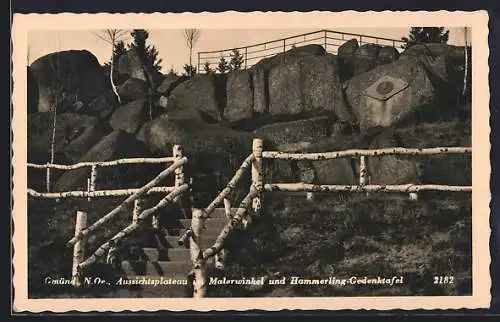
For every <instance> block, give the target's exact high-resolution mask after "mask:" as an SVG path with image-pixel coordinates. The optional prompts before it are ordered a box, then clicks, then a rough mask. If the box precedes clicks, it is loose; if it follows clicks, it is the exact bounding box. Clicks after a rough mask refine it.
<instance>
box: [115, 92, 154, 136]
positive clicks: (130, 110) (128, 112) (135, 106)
mask: <svg viewBox="0 0 500 322" xmlns="http://www.w3.org/2000/svg"><path fill="white" fill-rule="evenodd" d="M148 120H149V104H148V101H147V100H145V99H140V100H137V101H132V102H130V103H128V104H125V105H123V106H121V107H120V108H118V109H117V110H116V111H115V112H114V113H113V115H112V116H111V119H110V120H109V124H110V125H111V127H113V129H114V130H123V131H125V132H127V133H130V134H135V133H136V132H137V131H139V129H140V128H141V126H142V125H143V124H144V123H145V122H147V121H148Z"/></svg>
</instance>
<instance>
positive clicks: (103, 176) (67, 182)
mask: <svg viewBox="0 0 500 322" xmlns="http://www.w3.org/2000/svg"><path fill="white" fill-rule="evenodd" d="M150 155H151V154H150V152H149V150H148V149H147V147H146V146H145V145H144V144H143V143H141V142H139V141H138V140H137V139H135V138H134V136H132V135H130V134H128V133H126V132H124V131H114V132H113V133H111V134H109V135H107V136H105V137H104V138H102V139H101V140H100V141H99V142H98V143H97V144H96V145H94V147H92V149H90V150H89V151H88V152H87V153H85V155H84V156H83V157H82V158H81V159H79V162H84V161H110V160H115V159H120V158H132V157H148V156H150ZM141 171H142V174H143V173H144V171H145V170H144V166H142V167H133V166H130V167H113V168H108V169H101V171H100V173H99V178H98V187H99V189H109V188H115V189H117V188H118V187H117V186H116V184H117V182H119V183H120V185H123V187H126V184H127V181H129V180H134V179H136V178H137V177H139V178H140V177H141ZM87 178H88V169H85V168H81V169H76V170H70V171H65V172H64V174H63V175H62V176H61V178H60V179H59V180H58V181H57V183H56V185H55V190H56V191H68V190H73V189H77V188H85V187H86V184H87Z"/></svg>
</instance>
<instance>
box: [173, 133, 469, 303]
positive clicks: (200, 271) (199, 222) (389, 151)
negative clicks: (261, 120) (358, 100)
mask: <svg viewBox="0 0 500 322" xmlns="http://www.w3.org/2000/svg"><path fill="white" fill-rule="evenodd" d="M262 143H263V142H262V140H261V139H254V140H253V144H252V154H250V155H249V156H248V157H247V158H246V159H245V161H244V162H243V164H242V165H241V166H240V168H239V169H238V170H237V171H236V174H235V175H234V177H233V178H232V179H231V181H230V182H229V184H228V185H227V187H226V188H225V189H224V190H223V191H222V192H221V193H220V194H219V195H218V196H217V197H216V198H215V200H214V201H213V202H212V203H211V204H210V205H209V206H208V207H207V208H205V209H203V210H202V209H200V210H198V211H197V212H196V213H197V215H196V218H195V216H194V215H193V221H192V222H193V223H192V227H191V229H189V233H187V234H185V235H184V236H183V237H182V238H181V239H182V241H181V240H180V242H187V240H188V239H189V240H190V243H191V247H192V248H191V249H192V251H191V254H192V260H193V262H194V267H193V275H194V278H195V283H194V286H195V293H194V297H203V296H204V295H205V294H206V275H205V274H206V269H205V267H204V266H205V264H206V262H207V260H208V259H209V258H210V257H213V256H217V255H218V254H219V253H220V252H221V250H223V248H224V243H225V241H226V240H227V238H228V236H229V235H230V234H231V233H232V232H233V231H234V229H235V228H236V227H238V226H240V225H242V224H243V227H245V224H244V223H245V221H248V220H250V219H251V216H252V215H258V214H259V213H260V212H261V210H262V197H263V193H264V192H274V191H300V192H307V197H308V199H313V195H312V194H313V193H314V192H338V191H345V192H403V193H409V196H410V199H412V200H416V199H417V198H418V194H417V193H418V192H420V191H449V192H471V191H472V187H471V186H452V185H437V184H425V185H419V184H411V183H409V184H397V185H376V184H368V168H367V158H368V157H382V156H387V155H437V154H457V153H458V154H464V153H472V148H470V147H436V148H426V149H423V148H422V149H411V148H401V147H395V148H384V149H373V150H358V149H354V150H344V151H333V152H324V153H288V152H279V151H263V148H262ZM345 157H351V158H353V157H354V158H359V159H360V162H359V164H360V171H359V184H358V185H321V184H307V183H302V182H299V183H266V182H264V177H263V163H262V161H263V159H284V160H294V161H297V160H310V161H318V160H329V159H336V158H345ZM250 164H251V174H252V183H251V186H250V189H249V190H250V191H249V192H248V194H247V195H246V196H245V198H243V201H242V202H241V203H240V205H239V206H238V209H237V211H236V213H235V214H234V215H231V216H230V220H229V221H228V223H227V224H226V225H225V227H224V228H223V229H222V231H221V232H220V234H219V236H218V237H217V239H216V241H215V242H214V244H213V245H212V246H211V247H208V248H206V249H202V248H201V247H200V245H199V244H198V242H197V241H198V240H200V235H201V234H202V233H203V230H202V227H203V226H204V220H206V219H208V218H209V217H210V213H211V212H212V211H213V209H215V207H216V206H217V205H219V204H220V203H221V202H222V201H224V202H225V206H226V209H227V208H228V203H229V202H228V201H227V199H225V197H226V196H227V195H229V193H230V192H231V191H232V190H234V189H235V188H236V184H237V182H238V179H239V178H241V177H242V175H243V173H244V171H246V170H247V169H248V168H249V166H250ZM229 208H230V203H229ZM250 208H251V209H252V213H250V211H249V210H250ZM194 213H195V212H193V214H194ZM216 261H217V260H216Z"/></svg>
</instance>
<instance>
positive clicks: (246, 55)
mask: <svg viewBox="0 0 500 322" xmlns="http://www.w3.org/2000/svg"><path fill="white" fill-rule="evenodd" d="M247 64H248V47H245V69H247Z"/></svg>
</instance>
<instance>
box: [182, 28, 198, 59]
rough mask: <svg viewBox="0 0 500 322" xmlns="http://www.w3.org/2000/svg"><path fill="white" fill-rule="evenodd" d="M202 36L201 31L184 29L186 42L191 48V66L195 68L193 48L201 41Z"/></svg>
mask: <svg viewBox="0 0 500 322" xmlns="http://www.w3.org/2000/svg"><path fill="white" fill-rule="evenodd" d="M200 35H201V31H200V29H184V40H185V41H186V46H187V47H188V48H189V66H193V64H192V56H193V48H194V46H195V45H196V43H197V42H198V40H199V39H200Z"/></svg>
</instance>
